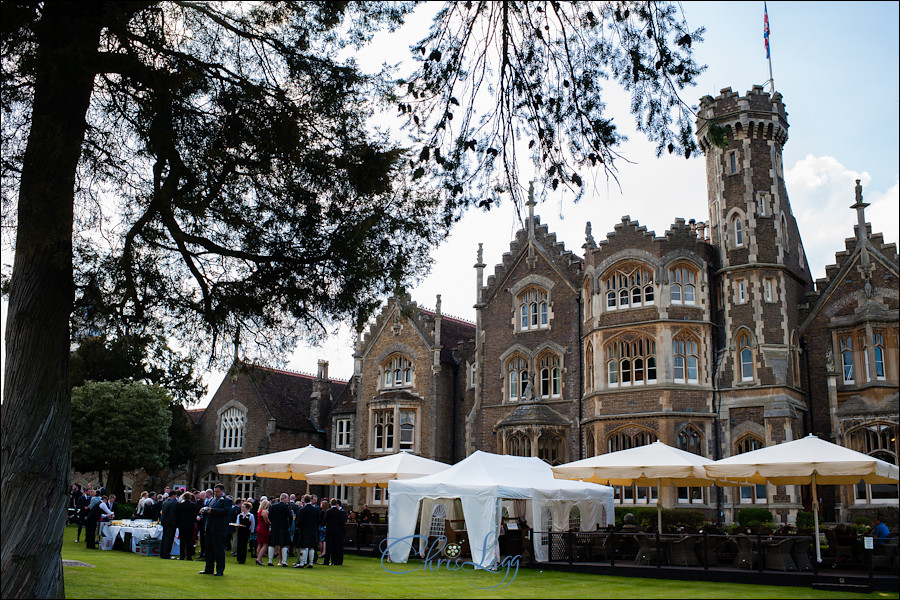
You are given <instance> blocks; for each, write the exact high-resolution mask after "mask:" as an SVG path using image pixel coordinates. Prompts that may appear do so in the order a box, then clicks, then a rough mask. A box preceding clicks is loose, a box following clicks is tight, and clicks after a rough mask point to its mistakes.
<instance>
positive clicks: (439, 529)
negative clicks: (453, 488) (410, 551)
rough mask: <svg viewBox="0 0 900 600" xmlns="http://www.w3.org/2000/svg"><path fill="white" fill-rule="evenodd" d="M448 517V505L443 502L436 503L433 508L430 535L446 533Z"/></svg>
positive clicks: (429, 528)
mask: <svg viewBox="0 0 900 600" xmlns="http://www.w3.org/2000/svg"><path fill="white" fill-rule="evenodd" d="M446 519H447V507H446V506H444V505H443V504H435V505H434V508H433V509H431V521H430V523H429V527H428V535H429V536H435V537H437V536H440V535H444V527H445V525H446Z"/></svg>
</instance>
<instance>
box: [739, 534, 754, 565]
mask: <svg viewBox="0 0 900 600" xmlns="http://www.w3.org/2000/svg"><path fill="white" fill-rule="evenodd" d="M734 541H735V543H736V544H737V547H738V553H737V557H736V558H735V559H734V565H735V566H736V567H740V568H742V569H752V568H753V567H755V566H756V563H757V562H758V561H759V553H757V551H756V550H754V549H753V540H751V539H750V538H749V537H748V536H747V535H746V534H743V533H740V534H738V535H736V536H734Z"/></svg>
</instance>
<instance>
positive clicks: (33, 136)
mask: <svg viewBox="0 0 900 600" xmlns="http://www.w3.org/2000/svg"><path fill="white" fill-rule="evenodd" d="M102 8H103V7H102V5H98V4H95V3H87V2H47V3H45V4H44V6H43V8H42V15H41V21H40V23H38V25H37V41H38V52H37V58H36V62H35V78H34V82H35V83H34V98H33V103H32V117H31V130H30V132H29V136H28V144H27V147H26V151H25V157H24V161H23V164H22V174H21V179H20V182H19V204H18V225H17V231H16V250H15V259H14V263H13V272H12V279H11V280H10V290H9V315H8V321H7V327H6V351H7V352H6V361H5V369H6V370H5V382H4V399H3V405H2V452H0V461H2V479H0V487H2V489H0V496H2V501H0V510H2V519H0V530H2V562H0V579H2V584H0V596H2V597H3V598H52V597H63V595H64V587H63V578H62V574H63V573H62V560H61V557H60V551H61V547H62V540H63V531H64V527H65V517H66V505H67V484H68V479H69V465H70V459H71V447H70V446H71V416H70V411H71V406H70V397H69V390H68V360H69V316H70V313H71V311H72V303H73V279H72V223H73V220H72V216H73V210H74V202H73V197H74V189H75V171H76V168H77V165H78V159H79V156H80V153H81V145H82V143H83V140H84V131H85V115H86V113H87V109H88V105H89V103H90V97H91V90H92V88H93V77H94V74H93V71H92V69H93V65H94V63H95V60H94V57H95V55H96V52H97V48H98V44H99V40H100V30H101V11H102Z"/></svg>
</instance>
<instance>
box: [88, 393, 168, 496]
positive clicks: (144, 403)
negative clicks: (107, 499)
mask: <svg viewBox="0 0 900 600" xmlns="http://www.w3.org/2000/svg"><path fill="white" fill-rule="evenodd" d="M171 405H172V397H171V396H170V395H169V393H168V392H167V391H166V390H165V389H163V388H162V387H160V386H158V385H146V384H143V383H137V382H132V381H97V382H95V381H89V382H87V383H85V384H84V385H82V386H79V387H76V388H73V389H72V468H74V469H75V470H76V471H82V472H89V471H106V472H107V473H108V476H107V485H106V487H107V488H108V489H109V490H110V491H112V492H114V493H116V494H121V493H122V492H123V489H124V488H123V484H122V474H123V473H124V472H126V471H132V470H134V469H139V468H142V469H146V470H148V471H158V470H160V469H162V468H164V467H167V466H168V464H169V429H170V425H171V423H172V412H171V409H170V406H171ZM120 497H123V496H120Z"/></svg>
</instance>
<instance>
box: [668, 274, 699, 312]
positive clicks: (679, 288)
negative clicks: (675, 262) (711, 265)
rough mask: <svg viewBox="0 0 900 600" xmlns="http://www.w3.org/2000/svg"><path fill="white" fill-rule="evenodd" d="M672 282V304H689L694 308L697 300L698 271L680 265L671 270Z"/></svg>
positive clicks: (670, 277)
mask: <svg viewBox="0 0 900 600" xmlns="http://www.w3.org/2000/svg"><path fill="white" fill-rule="evenodd" d="M669 279H670V281H671V286H672V287H671V288H670V289H671V297H672V304H687V305H688V306H692V305H693V304H694V302H695V299H696V294H697V287H696V279H697V274H696V271H695V270H694V269H692V268H690V267H687V266H684V265H680V266H677V267H675V268H674V269H670V270H669Z"/></svg>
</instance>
